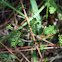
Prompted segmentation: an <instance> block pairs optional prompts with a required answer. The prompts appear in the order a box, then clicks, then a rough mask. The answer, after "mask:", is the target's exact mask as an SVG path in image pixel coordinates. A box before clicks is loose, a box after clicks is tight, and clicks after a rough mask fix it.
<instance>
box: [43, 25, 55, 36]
mask: <svg viewBox="0 0 62 62" xmlns="http://www.w3.org/2000/svg"><path fill="white" fill-rule="evenodd" d="M54 27H55V26H54V25H52V26H51V25H49V27H47V28H45V29H44V34H47V35H48V34H56V30H55V29H54Z"/></svg>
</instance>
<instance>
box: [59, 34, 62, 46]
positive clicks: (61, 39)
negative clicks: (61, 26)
mask: <svg viewBox="0 0 62 62" xmlns="http://www.w3.org/2000/svg"><path fill="white" fill-rule="evenodd" d="M58 37H59V44H60V46H62V35H58Z"/></svg>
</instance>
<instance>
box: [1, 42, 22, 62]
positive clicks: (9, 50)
mask: <svg viewBox="0 0 62 62" xmlns="http://www.w3.org/2000/svg"><path fill="white" fill-rule="evenodd" d="M0 44H1V45H2V46H3V47H5V48H6V49H7V50H8V52H10V53H11V54H12V55H14V56H15V58H16V59H17V60H18V61H19V62H22V61H21V60H20V59H19V58H18V57H17V56H16V55H15V54H14V53H13V52H12V51H11V50H10V49H8V48H7V47H6V46H5V45H4V44H3V43H2V42H0Z"/></svg>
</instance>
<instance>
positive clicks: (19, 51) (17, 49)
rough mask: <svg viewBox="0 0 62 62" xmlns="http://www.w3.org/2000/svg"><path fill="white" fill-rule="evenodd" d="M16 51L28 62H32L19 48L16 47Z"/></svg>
mask: <svg viewBox="0 0 62 62" xmlns="http://www.w3.org/2000/svg"><path fill="white" fill-rule="evenodd" d="M15 50H16V51H17V52H19V53H20V54H21V55H22V56H23V58H25V59H26V61H27V62H30V61H29V60H28V58H27V57H26V56H25V55H24V54H23V53H22V52H21V51H20V50H19V49H18V48H17V47H15Z"/></svg>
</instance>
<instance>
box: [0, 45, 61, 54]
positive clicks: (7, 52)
mask: <svg viewBox="0 0 62 62" xmlns="http://www.w3.org/2000/svg"><path fill="white" fill-rule="evenodd" d="M46 46H47V45H46ZM41 47H42V46H41ZM58 48H62V47H44V49H48V50H49V49H58ZM31 50H36V48H30V49H22V50H21V49H19V51H31ZM11 51H12V52H16V53H17V51H16V50H11ZM0 53H9V51H3V50H2V51H0Z"/></svg>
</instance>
